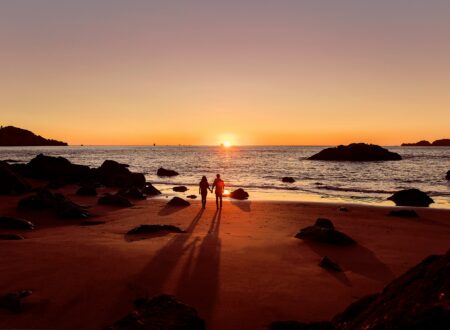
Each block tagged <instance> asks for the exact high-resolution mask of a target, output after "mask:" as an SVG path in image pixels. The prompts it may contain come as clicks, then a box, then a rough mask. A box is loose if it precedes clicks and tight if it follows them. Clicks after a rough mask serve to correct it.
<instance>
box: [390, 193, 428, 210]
mask: <svg viewBox="0 0 450 330" xmlns="http://www.w3.org/2000/svg"><path fill="white" fill-rule="evenodd" d="M388 200H391V201H393V202H394V203H395V205H397V206H418V207H428V206H429V205H430V204H432V203H434V201H433V199H431V198H430V197H429V196H428V195H427V194H426V193H424V192H423V191H420V190H419V189H405V190H400V191H397V192H396V193H395V194H393V195H392V196H391V197H389V198H388Z"/></svg>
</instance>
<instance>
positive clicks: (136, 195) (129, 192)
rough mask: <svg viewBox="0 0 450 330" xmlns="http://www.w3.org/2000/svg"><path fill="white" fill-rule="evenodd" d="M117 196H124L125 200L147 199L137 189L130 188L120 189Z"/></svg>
mask: <svg viewBox="0 0 450 330" xmlns="http://www.w3.org/2000/svg"><path fill="white" fill-rule="evenodd" d="M117 194H118V195H120V196H124V197H127V198H133V199H146V198H147V196H146V195H145V194H144V193H143V192H142V190H141V189H139V188H137V187H131V188H129V189H122V190H120V191H119V192H118V193H117Z"/></svg>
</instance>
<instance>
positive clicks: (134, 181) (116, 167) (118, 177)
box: [93, 160, 145, 189]
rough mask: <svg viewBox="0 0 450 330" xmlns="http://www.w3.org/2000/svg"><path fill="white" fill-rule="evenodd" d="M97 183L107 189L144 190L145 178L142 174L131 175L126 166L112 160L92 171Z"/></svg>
mask: <svg viewBox="0 0 450 330" xmlns="http://www.w3.org/2000/svg"><path fill="white" fill-rule="evenodd" d="M93 172H94V174H95V177H96V178H97V179H98V181H99V182H100V183H101V184H103V185H105V186H107V187H120V188H130V187H133V186H134V187H137V188H140V189H142V188H144V187H145V176H144V174H142V173H133V172H131V171H130V170H129V169H128V165H127V164H120V163H118V162H116V161H114V160H105V161H104V162H103V164H102V165H101V166H100V167H99V168H97V169H95V170H93Z"/></svg>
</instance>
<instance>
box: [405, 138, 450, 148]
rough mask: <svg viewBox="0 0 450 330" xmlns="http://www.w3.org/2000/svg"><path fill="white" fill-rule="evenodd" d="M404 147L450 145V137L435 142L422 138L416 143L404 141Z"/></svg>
mask: <svg viewBox="0 0 450 330" xmlns="http://www.w3.org/2000/svg"><path fill="white" fill-rule="evenodd" d="M402 147H450V139H440V140H436V141H434V142H433V143H430V142H429V141H427V140H422V141H419V142H416V143H402Z"/></svg>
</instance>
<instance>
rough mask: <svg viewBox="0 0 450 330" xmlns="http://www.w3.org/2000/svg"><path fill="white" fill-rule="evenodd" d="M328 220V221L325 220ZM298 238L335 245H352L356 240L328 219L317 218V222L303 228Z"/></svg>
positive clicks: (297, 235)
mask: <svg viewBox="0 0 450 330" xmlns="http://www.w3.org/2000/svg"><path fill="white" fill-rule="evenodd" d="M325 220H326V221H325ZM295 237H296V238H299V239H302V240H311V241H316V242H322V243H328V244H333V245H340V246H346V245H352V244H355V243H356V242H355V241H354V240H353V239H352V238H351V237H349V236H347V235H346V234H344V233H342V232H340V231H338V230H335V229H334V225H333V223H332V222H331V221H330V220H328V219H320V218H319V219H317V221H316V224H314V225H313V226H308V227H305V228H303V229H301V230H300V231H299V232H298V233H297V234H296V235H295Z"/></svg>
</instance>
